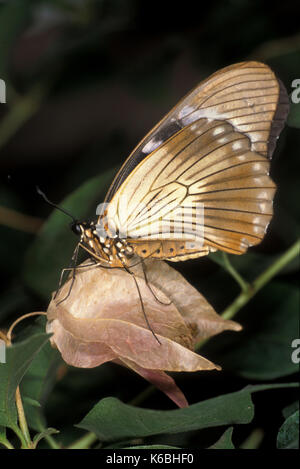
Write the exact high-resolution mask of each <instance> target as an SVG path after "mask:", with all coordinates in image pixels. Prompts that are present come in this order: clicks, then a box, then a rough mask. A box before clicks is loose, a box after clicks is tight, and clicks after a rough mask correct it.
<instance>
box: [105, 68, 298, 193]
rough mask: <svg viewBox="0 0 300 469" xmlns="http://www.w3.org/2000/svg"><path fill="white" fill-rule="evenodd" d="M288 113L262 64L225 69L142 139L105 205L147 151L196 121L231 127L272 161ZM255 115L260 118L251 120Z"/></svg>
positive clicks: (285, 97)
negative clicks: (206, 120)
mask: <svg viewBox="0 0 300 469" xmlns="http://www.w3.org/2000/svg"><path fill="white" fill-rule="evenodd" d="M274 93H275V94H274ZM288 111H289V99H288V95H287V92H286V90H285V87H284V85H283V84H282V82H281V81H280V80H278V79H277V77H275V74H274V73H273V72H272V70H271V69H270V68H269V67H268V66H267V65H265V64H263V63H260V62H241V63H238V64H234V65H230V66H228V67H225V68H224V69H221V70H219V71H217V72H215V73H214V74H213V75H211V76H210V77H208V78H207V79H206V80H204V81H203V82H201V83H200V84H199V85H198V86H196V87H195V88H194V89H193V90H192V91H191V92H190V93H189V94H188V95H187V96H185V97H184V98H183V99H182V100H181V101H180V102H179V103H178V104H177V105H176V106H175V107H174V108H173V109H172V110H171V111H170V112H169V113H168V114H167V115H166V116H165V117H164V118H163V119H162V120H161V121H160V122H158V124H157V125H156V126H155V127H154V128H153V129H152V130H151V131H150V132H149V133H148V134H147V135H146V136H145V137H144V138H143V140H142V141H141V142H140V143H139V144H138V145H137V146H136V147H135V149H134V150H133V151H132V153H131V154H130V156H129V157H128V158H127V160H126V161H125V163H124V164H123V166H122V167H121V169H120V170H119V172H118V173H117V175H116V177H115V179H114V181H113V183H112V185H111V187H110V189H109V191H108V193H107V195H106V199H105V202H110V201H111V200H112V198H113V196H114V195H115V193H116V192H117V190H118V189H119V188H120V186H121V185H122V183H123V182H124V180H125V179H126V178H127V177H128V175H129V174H130V173H131V172H132V170H133V169H134V168H135V167H136V166H137V165H138V164H139V163H140V162H141V161H143V160H144V159H145V158H146V157H147V156H148V155H149V154H150V153H152V152H153V151H154V150H156V149H157V148H158V147H160V146H161V145H162V143H163V142H165V141H166V140H168V139H169V138H170V137H172V136H173V135H174V134H176V133H177V132H179V131H180V130H181V129H182V128H184V127H186V126H187V125H188V124H190V123H192V122H195V121H197V120H199V119H201V118H212V119H219V120H224V121H227V122H229V123H231V124H232V125H233V126H234V128H236V130H237V131H239V132H245V133H246V134H247V135H248V137H249V138H250V139H251V141H252V145H253V147H252V149H253V150H254V151H256V152H258V153H261V154H262V155H263V156H265V157H268V158H271V157H272V154H273V152H274V149H275V146H276V141H277V139H278V137H279V134H280V132H281V131H282V129H283V127H284V123H285V120H286V117H287V114H288ZM256 114H257V115H259V116H260V118H257V119H256ZM270 116H272V118H270ZM253 117H254V121H252V118H253ZM260 120H261V122H260ZM266 135H267V138H266Z"/></svg>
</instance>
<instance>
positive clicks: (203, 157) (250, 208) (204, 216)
mask: <svg viewBox="0 0 300 469" xmlns="http://www.w3.org/2000/svg"><path fill="white" fill-rule="evenodd" d="M251 147H252V144H251V139H250V137H249V136H247V135H246V134H244V133H241V132H238V131H237V130H236V129H235V128H234V127H233V125H232V124H230V123H229V122H225V121H222V120H211V119H204V118H203V119H199V120H197V121H195V122H193V123H191V124H189V125H187V126H185V127H184V128H183V129H182V130H180V131H179V132H178V133H176V134H175V135H173V136H172V137H170V138H169V139H168V140H167V141H166V142H164V143H163V144H161V145H160V146H159V147H158V148H157V149H156V150H154V151H153V152H152V153H151V154H150V155H149V156H148V157H147V158H145V159H144V160H143V161H141V162H140V163H139V164H138V165H137V166H136V167H135V168H134V170H133V171H132V172H131V173H130V174H129V175H128V177H127V178H126V180H125V181H124V182H123V184H122V185H121V187H120V188H119V190H118V191H117V193H116V194H115V196H114V197H113V199H112V200H111V202H110V204H109V205H108V208H107V212H106V221H105V223H106V224H107V226H108V229H109V231H110V232H111V233H112V232H115V233H117V235H119V236H121V237H124V238H126V239H127V240H128V241H129V242H132V243H133V244H136V246H139V255H141V252H142V251H143V250H144V249H142V245H143V243H145V242H148V243H149V242H155V250H157V249H159V245H158V244H157V243H160V245H161V246H162V248H163V245H164V243H166V242H170V240H177V241H184V246H185V248H184V250H182V257H184V256H185V257H186V255H187V254H189V252H188V246H189V244H188V245H187V244H186V243H196V244H197V246H198V250H199V252H200V253H202V254H203V251H205V253H207V252H208V248H210V249H213V250H215V249H221V250H224V251H228V252H233V253H236V254H241V253H243V252H245V251H246V250H247V248H248V247H249V246H252V245H255V244H257V243H259V242H260V241H261V240H262V238H263V236H264V234H265V231H266V228H267V226H268V223H269V221H270V219H271V217H272V200H273V195H274V191H275V185H274V183H273V182H272V180H271V179H270V177H269V161H268V160H267V159H266V158H265V157H264V156H262V155H260V154H259V153H257V152H254V151H252V149H251ZM163 251H164V250H163V249H162V251H161V253H162V252H163ZM194 251H195V247H193V254H194V255H193V256H192V257H196V255H195V252H194ZM173 252H174V249H173ZM149 254H151V252H150V253H149V250H148V252H147V255H149ZM176 254H178V253H177V249H176ZM190 254H192V253H190ZM202 254H199V255H202ZM145 257H146V255H145ZM156 257H160V256H159V255H156ZM161 257H162V258H166V257H167V256H166V255H165V253H164V255H162V254H161ZM171 257H172V256H171ZM173 257H176V256H175V252H174V256H173ZM171 260H172V259H171ZM174 260H175V259H174ZM176 260H177V259H176Z"/></svg>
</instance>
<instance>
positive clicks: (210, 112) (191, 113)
mask: <svg viewBox="0 0 300 469" xmlns="http://www.w3.org/2000/svg"><path fill="white" fill-rule="evenodd" d="M178 119H179V120H180V121H181V122H182V124H183V125H189V124H191V123H192V122H195V121H196V120H198V119H208V120H226V114H220V113H219V112H218V111H216V110H215V109H195V108H193V107H192V106H188V105H186V106H184V107H183V108H182V109H181V110H180V111H179V113H178Z"/></svg>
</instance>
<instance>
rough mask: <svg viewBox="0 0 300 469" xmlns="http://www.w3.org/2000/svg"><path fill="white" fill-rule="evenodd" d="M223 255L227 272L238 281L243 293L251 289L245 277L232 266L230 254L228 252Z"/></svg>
mask: <svg viewBox="0 0 300 469" xmlns="http://www.w3.org/2000/svg"><path fill="white" fill-rule="evenodd" d="M222 254H223V260H224V264H225V268H226V270H227V272H229V273H230V274H231V275H232V277H233V278H234V279H235V280H236V281H237V283H238V284H239V286H240V287H241V289H242V291H246V290H247V288H248V287H249V283H248V282H246V281H245V280H244V279H243V277H242V276H241V275H240V274H239V272H238V271H237V270H235V268H234V267H233V265H232V264H231V262H230V260H229V257H228V254H227V253H226V252H223V253H222Z"/></svg>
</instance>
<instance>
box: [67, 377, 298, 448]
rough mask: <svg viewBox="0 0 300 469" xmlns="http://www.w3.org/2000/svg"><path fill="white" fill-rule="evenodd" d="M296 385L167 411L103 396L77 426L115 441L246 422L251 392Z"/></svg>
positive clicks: (250, 389)
mask: <svg viewBox="0 0 300 469" xmlns="http://www.w3.org/2000/svg"><path fill="white" fill-rule="evenodd" d="M296 385H297V383H296V384H294V383H292V384H274V385H256V386H248V387H247V388H245V389H242V390H241V391H237V392H233V393H230V394H225V395H223V396H218V397H215V398H212V399H208V400H206V401H203V402H199V403H197V404H193V405H191V406H190V407H188V408H185V409H176V410H169V411H158V410H149V409H139V408H137V407H133V406H130V405H127V404H123V403H122V402H120V401H119V400H118V399H115V398H105V399H102V400H101V401H100V402H99V403H98V404H96V405H95V406H94V407H93V409H92V410H91V411H90V412H89V413H88V414H87V415H86V417H84V419H83V420H82V421H81V422H80V423H79V424H78V425H76V426H77V427H79V428H83V429H85V430H88V431H91V432H93V433H95V434H96V435H97V436H98V438H99V439H100V440H101V441H115V440H120V439H125V438H136V437H139V438H141V437H146V436H150V435H160V434H164V433H180V432H185V431H190V430H200V429H202V428H209V427H217V426H221V425H232V424H234V423H235V424H236V423H249V422H251V420H252V418H253V415H254V407H253V404H252V400H251V394H252V393H253V392H256V391H262V390H265V389H276V388H278V387H289V386H293V387H294V386H296Z"/></svg>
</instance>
